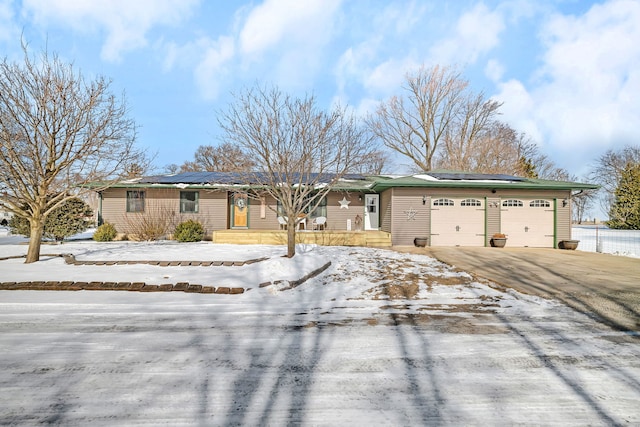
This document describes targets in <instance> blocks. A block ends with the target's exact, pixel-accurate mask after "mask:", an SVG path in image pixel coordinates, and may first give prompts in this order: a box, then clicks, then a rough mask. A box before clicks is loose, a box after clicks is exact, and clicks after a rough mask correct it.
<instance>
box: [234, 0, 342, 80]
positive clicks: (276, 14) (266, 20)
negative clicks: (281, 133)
mask: <svg viewBox="0 0 640 427" xmlns="http://www.w3.org/2000/svg"><path fill="white" fill-rule="evenodd" d="M340 4H341V0H306V1H298V0H266V1H265V2H264V3H262V4H260V5H259V6H256V7H255V8H253V9H251V10H250V12H249V13H248V15H247V17H246V19H245V21H244V25H242V28H241V29H240V31H239V34H238V53H239V55H240V57H239V58H238V59H239V61H240V63H241V64H243V67H244V68H245V69H246V68H255V67H256V66H257V67H264V64H265V63H266V60H265V57H266V56H267V55H268V58H269V60H268V62H269V63H270V64H271V65H270V66H269V67H264V68H265V69H264V74H263V75H262V77H263V78H264V79H266V80H270V81H271V82H272V83H275V84H277V85H279V86H281V87H283V88H285V89H291V88H308V87H309V86H310V84H311V82H312V81H313V79H314V77H315V76H316V75H317V73H318V70H319V68H320V67H321V65H322V61H323V57H324V55H326V51H325V48H326V45H327V44H328V43H329V42H330V41H331V40H332V37H333V36H334V28H335V22H336V19H337V17H336V14H337V13H338V12H339V7H340ZM256 64H258V65H256Z"/></svg>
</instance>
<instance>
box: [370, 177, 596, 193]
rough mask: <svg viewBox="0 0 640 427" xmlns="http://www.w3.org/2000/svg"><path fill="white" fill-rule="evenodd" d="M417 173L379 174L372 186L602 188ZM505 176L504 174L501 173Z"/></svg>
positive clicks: (572, 184) (531, 180)
mask: <svg viewBox="0 0 640 427" xmlns="http://www.w3.org/2000/svg"><path fill="white" fill-rule="evenodd" d="M427 175H429V174H428V173H425V174H417V175H410V176H399V177H389V176H379V177H376V183H375V184H374V185H373V186H372V187H371V188H372V190H375V191H383V190H386V189H389V188H393V187H414V188H488V189H505V188H509V189H528V190H595V189H598V188H600V187H599V186H597V185H593V184H584V183H580V182H569V181H553V180H546V179H533V178H517V177H516V178H517V180H507V179H490V177H491V175H484V177H485V178H488V179H477V178H474V179H435V178H433V179H424V178H420V176H427ZM500 177H504V175H500Z"/></svg>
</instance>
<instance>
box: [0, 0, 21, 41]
mask: <svg viewBox="0 0 640 427" xmlns="http://www.w3.org/2000/svg"><path fill="white" fill-rule="evenodd" d="M12 4H13V1H12V0H0V41H15V40H16V39H17V37H18V34H19V32H18V29H17V27H16V25H15V24H14V21H13V19H14V17H13V7H12Z"/></svg>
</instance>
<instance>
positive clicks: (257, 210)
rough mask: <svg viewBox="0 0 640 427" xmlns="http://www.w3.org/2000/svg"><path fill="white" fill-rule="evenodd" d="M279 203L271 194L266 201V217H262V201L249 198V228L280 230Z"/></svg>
mask: <svg viewBox="0 0 640 427" xmlns="http://www.w3.org/2000/svg"><path fill="white" fill-rule="evenodd" d="M277 208H278V203H277V202H276V199H274V198H273V197H271V196H268V197H266V198H265V201H264V218H262V212H261V211H262V209H263V208H262V201H260V200H256V199H250V200H249V229H251V230H278V229H279V228H280V225H279V224H278V214H277V213H276V212H277Z"/></svg>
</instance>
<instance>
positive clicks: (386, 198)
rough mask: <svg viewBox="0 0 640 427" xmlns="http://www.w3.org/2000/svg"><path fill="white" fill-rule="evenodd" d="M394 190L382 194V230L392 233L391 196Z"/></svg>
mask: <svg viewBox="0 0 640 427" xmlns="http://www.w3.org/2000/svg"><path fill="white" fill-rule="evenodd" d="M392 193H393V189H390V190H385V191H383V192H382V194H380V230H381V231H385V232H387V233H391V195H392Z"/></svg>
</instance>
